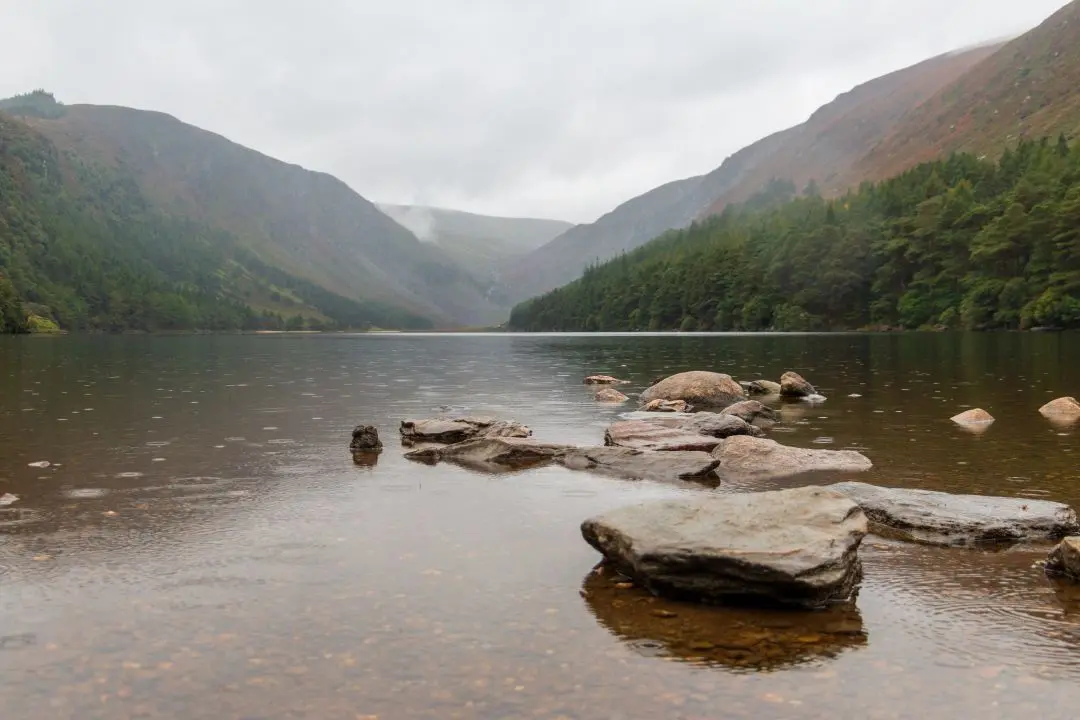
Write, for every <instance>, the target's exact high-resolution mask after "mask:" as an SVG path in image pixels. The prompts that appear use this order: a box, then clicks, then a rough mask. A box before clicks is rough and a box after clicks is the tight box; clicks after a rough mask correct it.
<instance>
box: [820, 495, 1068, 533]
mask: <svg viewBox="0 0 1080 720" xmlns="http://www.w3.org/2000/svg"><path fill="white" fill-rule="evenodd" d="M830 487H831V488H833V489H834V490H837V491H838V492H842V493H844V494H845V495H847V496H848V497H850V498H851V499H852V500H854V501H855V502H857V503H858V504H859V507H861V508H862V509H863V511H864V512H865V513H866V515H867V517H869V518H870V521H871V522H872V523H873V524H874V525H875V526H879V527H880V528H881V529H883V530H885V531H889V532H887V534H897V535H900V536H901V537H904V538H906V539H909V540H917V541H920V542H925V543H930V544H934V545H969V544H977V543H990V542H1003V541H1004V542H1017V541H1021V540H1054V539H1057V538H1061V537H1064V536H1065V535H1069V534H1071V533H1076V532H1077V531H1080V524H1078V523H1077V518H1076V513H1075V512H1074V511H1073V509H1072V508H1070V507H1069V506H1068V505H1063V504H1062V503H1056V502H1049V501H1047V500H1029V499H1027V498H1009V497H993V496H987V495H952V494H950V493H944V492H938V491H936V490H918V489H906V488H885V487H878V486H876V485H869V484H867V483H861V482H843V483H837V484H834V485H830Z"/></svg>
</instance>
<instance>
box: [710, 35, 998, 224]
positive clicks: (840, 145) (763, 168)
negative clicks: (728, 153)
mask: <svg viewBox="0 0 1080 720" xmlns="http://www.w3.org/2000/svg"><path fill="white" fill-rule="evenodd" d="M1000 47H1001V45H1000V44H997V45H989V46H983V47H977V48H972V49H968V50H963V51H958V52H954V53H949V54H946V55H939V56H937V57H934V58H930V59H929V60H925V61H923V62H921V63H918V64H917V65H912V66H911V67H907V68H904V69H902V70H897V71H895V72H892V73H889V74H888V75H883V76H881V77H879V78H875V79H874V80H870V81H869V82H866V83H863V84H862V85H859V86H857V87H855V88H853V89H852V90H850V91H848V92H846V93H843V94H842V95H840V96H838V97H837V98H836V99H835V100H833V101H832V102H831V103H829V104H828V105H824V106H822V107H821V108H819V109H818V110H817V111H816V112H815V113H814V114H813V115H811V116H810V118H809V119H808V120H807V121H806V122H804V123H803V124H801V125H797V126H796V127H794V128H792V129H791V130H789V131H787V133H786V137H785V140H784V143H783V145H781V146H780V147H779V148H777V149H776V150H775V151H774V152H773V153H772V155H771V156H770V157H769V158H768V159H767V160H764V161H763V162H761V163H759V164H758V165H757V167H756V168H755V169H754V170H753V172H750V173H748V174H747V175H746V176H745V177H744V178H743V179H742V182H740V183H739V184H738V185H736V186H735V187H733V188H731V189H730V190H729V191H727V192H725V193H724V194H723V195H721V196H719V197H718V198H716V200H715V201H714V202H713V203H712V204H711V205H710V206H709V207H708V208H707V209H706V210H705V212H703V213H702V215H711V214H714V213H718V212H720V211H721V210H723V209H724V207H725V206H727V205H729V204H731V203H737V202H743V201H745V200H747V199H748V198H749V197H750V196H751V195H753V194H754V193H755V192H757V191H758V190H760V189H761V188H762V187H764V185H765V184H766V183H767V182H768V181H769V180H771V179H773V178H784V179H789V180H792V181H794V182H795V184H796V186H797V187H799V188H800V189H801V188H802V187H803V186H804V185H805V184H806V183H808V182H809V181H810V180H816V181H817V183H818V186H819V188H820V190H821V192H822V193H824V194H832V193H836V192H842V191H843V190H844V189H846V188H847V187H848V185H849V184H850V182H851V178H852V172H851V170H852V168H853V167H854V166H855V165H856V164H857V163H858V162H859V161H860V159H862V158H863V157H864V156H865V155H866V153H867V152H868V151H869V150H870V149H871V148H873V147H874V145H875V144H877V143H879V142H880V141H881V140H882V138H884V137H886V136H887V135H888V134H889V133H890V132H891V131H892V130H893V128H894V127H895V126H896V124H897V123H898V122H900V121H901V120H902V118H903V117H904V116H905V114H906V113H907V112H909V111H910V109H911V108H912V107H914V106H916V105H918V104H919V103H921V102H923V101H925V100H926V99H927V98H930V97H932V96H933V95H934V94H935V93H936V92H938V91H939V90H940V89H941V88H943V87H945V86H947V85H949V84H950V83H952V82H953V81H955V80H956V79H957V78H959V77H961V76H962V75H964V73H966V72H968V71H969V70H971V68H973V67H975V66H977V65H978V64H979V63H980V62H982V61H984V60H985V59H986V58H988V57H990V56H991V55H993V53H994V52H995V51H996V50H998V49H999V48H1000ZM856 182H858V180H856Z"/></svg>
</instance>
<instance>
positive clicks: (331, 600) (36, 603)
mask: <svg viewBox="0 0 1080 720" xmlns="http://www.w3.org/2000/svg"><path fill="white" fill-rule="evenodd" d="M689 369H707V370H716V371H720V372H726V373H730V374H731V375H733V376H734V377H736V378H738V379H742V380H748V379H754V378H758V377H765V378H768V379H778V378H779V376H780V374H781V373H782V372H783V371H785V370H796V371H798V372H800V373H801V374H803V375H804V376H805V377H806V378H807V379H809V380H810V381H811V382H812V383H814V384H815V385H816V386H817V387H818V389H819V390H820V391H821V392H822V393H823V394H824V395H825V396H827V398H828V399H827V400H826V401H825V402H823V403H821V404H818V405H808V404H805V403H804V404H787V405H784V406H783V422H782V423H781V424H780V425H779V426H778V427H777V428H776V429H775V430H774V431H773V432H772V437H774V438H776V439H777V440H779V441H780V442H783V443H786V444H792V445H799V446H805V447H825V448H837V449H839V448H855V449H858V450H860V451H861V452H863V453H864V454H866V455H867V456H868V457H870V458H871V459H872V460H873V461H874V463H875V469H874V470H873V471H871V472H869V473H866V474H863V475H861V476H860V479H862V480H865V481H867V482H873V483H877V484H884V485H895V486H906V487H925V488H934V489H940V490H947V491H952V492H972V493H986V494H999V495H1009V496H1018V497H1030V498H1043V499H1051V500H1057V501H1061V502H1066V503H1069V504H1071V505H1073V506H1074V507H1080V470H1078V462H1077V461H1078V459H1080V443H1078V442H1077V440H1078V437H1080V428H1077V427H1076V426H1072V427H1059V426H1055V425H1053V424H1051V423H1050V422H1048V421H1047V420H1046V419H1044V418H1043V417H1042V416H1040V415H1039V414H1038V413H1037V412H1036V411H1037V409H1038V408H1039V407H1040V406H1041V405H1042V404H1043V403H1045V402H1047V401H1048V400H1050V399H1052V398H1054V397H1058V396H1061V395H1075V396H1080V335H1077V334H907V335H885V334H882V335H858V334H841V335H695V334H682V335H674V334H673V335H635V336H630V335H621V336H620V335H394V334H386V335H347V334H342V335H303V336H289V335H282V336H201V337H76V336H68V337H23V338H0V495H3V494H4V493H13V494H15V495H17V496H18V497H19V499H18V501H17V502H15V503H13V504H11V505H10V506H8V507H5V508H0V698H2V700H0V704H2V706H3V708H4V715H5V717H11V718H19V719H20V720H37V719H38V718H42V719H48V720H54V719H58V718H72V719H75V718H78V719H79V720H87V719H89V718H136V717H147V718H209V717H212V718H215V719H216V718H245V719H248V720H250V719H255V718H319V719H336V718H343V719H348V720H355V719H356V718H381V719H383V720H386V719H391V718H392V719H397V718H551V719H554V718H579V719H583V718H641V717H648V718H674V719H685V720H690V719H691V718H693V719H696V720H700V719H704V718H715V719H717V720H719V719H720V718H725V719H729V718H739V717H747V718H750V717H753V718H761V717H778V718H779V717H783V718H834V717H856V716H857V717H861V718H958V717H980V718H997V717H1002V718H1004V717H1009V718H1015V717H1050V718H1058V717H1060V718H1067V717H1074V716H1075V714H1076V708H1077V707H1078V706H1080V592H1078V591H1076V590H1075V589H1074V588H1072V587H1070V586H1068V585H1062V584H1056V583H1054V582H1051V581H1050V580H1048V579H1047V578H1046V577H1045V575H1044V573H1043V572H1042V570H1041V569H1040V568H1038V567H1036V566H1034V564H1035V563H1036V561H1038V560H1041V559H1042V558H1044V557H1045V554H1046V551H1047V547H1046V546H1014V547H1011V548H1007V549H996V550H968V549H953V548H931V547H925V546H919V545H913V544H906V543H902V542H897V541H893V540H886V539H882V538H878V537H875V536H868V537H867V539H866V540H865V541H864V543H863V547H862V550H861V554H862V557H863V562H864V565H865V580H864V582H863V585H862V590H861V592H860V594H859V597H858V600H857V605H856V607H857V609H856V610H851V609H847V610H844V611H842V612H840V611H838V612H832V611H826V612H822V613H792V612H786V613H785V612H753V611H749V610H725V609H717V608H700V607H695V606H692V605H682V604H678V603H672V602H666V601H660V600H656V599H655V598H652V597H649V596H647V595H646V594H645V593H643V592H641V591H639V590H637V589H625V588H618V587H616V586H615V585H614V583H613V582H612V581H611V580H609V579H607V578H605V577H603V576H599V577H598V576H595V575H592V574H591V570H592V568H593V567H594V565H595V564H596V563H597V562H598V560H599V555H598V554H597V553H596V552H595V551H594V550H593V549H592V548H590V547H589V546H588V545H587V544H586V543H585V542H584V541H583V540H582V538H581V534H580V530H579V525H580V523H581V521H582V520H584V519H585V518H586V517H589V516H590V515H593V514H596V513H599V512H602V511H605V510H608V509H611V508H614V507H618V506H620V505H623V504H630V503H634V502H637V501H640V500H644V499H649V498H661V497H668V496H672V495H678V494H682V493H699V492H745V491H750V490H759V489H775V488H778V487H792V486H795V485H798V484H800V483H802V484H805V483H807V482H810V480H809V479H807V478H802V479H789V480H782V481H770V482H758V483H755V484H753V485H752V486H751V485H749V484H747V483H737V482H722V483H721V484H720V486H719V487H718V488H716V489H710V488H707V487H704V486H695V485H694V484H692V483H689V482H672V483H661V482H633V481H627V480H620V479H617V478H610V477H604V476H598V475H592V474H589V473H584V472H572V471H569V470H565V469H562V468H557V467H549V468H541V469H535V470H530V471H525V472H518V473H508V474H501V475H500V474H476V473H472V472H469V471H467V470H465V469H461V468H457V467H454V466H450V465H446V464H442V465H438V466H434V467H429V466H426V465H422V464H418V463H414V462H410V461H408V460H405V459H404V458H403V456H402V454H403V453H402V449H401V447H400V443H399V442H398V440H397V426H398V424H399V422H400V420H401V419H403V418H407V417H412V418H415V417H431V416H436V415H440V414H444V413H455V412H458V413H474V414H490V415H495V416H499V417H504V418H510V419H515V420H518V421H520V422H523V423H525V424H527V425H529V426H530V427H531V428H532V429H533V432H534V435H535V437H537V438H539V439H546V440H551V441H555V442H569V443H580V444H601V443H602V438H603V433H604V428H605V427H606V426H607V425H608V424H609V423H611V422H612V421H613V420H615V419H616V417H617V415H618V414H620V413H622V412H626V411H628V410H631V409H633V407H632V403H631V404H630V405H628V406H625V407H621V408H619V407H611V406H601V405H597V404H596V403H595V402H594V400H593V399H592V394H591V391H590V389H588V388H586V387H583V385H582V383H581V380H582V378H583V377H584V376H585V375H588V374H592V373H609V374H614V375H617V376H621V377H625V378H627V379H629V380H631V381H632V382H633V384H632V385H629V386H627V387H628V388H629V390H626V391H627V392H628V394H633V393H636V392H639V391H641V390H642V389H644V388H645V387H647V386H648V384H649V382H650V380H651V379H652V378H654V377H656V376H658V375H665V374H671V373H674V372H678V371H682V370H689ZM623 389H625V388H623ZM853 395H857V396H858V397H853ZM976 406H977V407H983V408H985V409H987V410H989V411H990V412H991V413H992V414H993V415H995V416H996V417H997V422H996V423H994V424H993V425H992V426H991V427H990V428H989V429H988V430H987V431H986V432H984V433H981V434H973V433H970V432H967V431H965V430H963V429H961V428H959V427H956V426H954V425H953V424H952V423H950V422H949V419H948V418H950V417H951V416H952V415H954V414H956V413H958V412H960V411H961V410H963V409H966V408H969V407H976ZM366 423H371V424H375V425H377V426H378V428H379V430H380V433H381V435H382V437H383V441H384V443H385V444H386V449H385V450H384V452H383V453H382V454H381V456H379V457H378V460H377V462H375V463H374V464H366V465H363V464H362V465H357V464H355V463H354V462H353V460H352V458H351V456H350V454H349V452H348V451H347V446H348V442H349V435H350V430H351V429H352V427H353V426H354V425H357V424H366ZM42 462H48V463H49V466H48V467H40V466H37V467H34V466H31V463H35V464H40V463H42ZM814 481H815V482H819V481H821V478H817V479H815V480H814Z"/></svg>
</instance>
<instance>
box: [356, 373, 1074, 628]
mask: <svg viewBox="0 0 1080 720" xmlns="http://www.w3.org/2000/svg"><path fill="white" fill-rule="evenodd" d="M623 382H624V381H621V380H618V379H617V378H614V377H611V376H606V375H599V376H590V377H588V378H586V379H585V384H586V385H596V386H603V387H602V389H601V390H600V391H599V392H597V399H598V400H600V401H602V402H625V401H626V400H627V399H628V398H627V397H626V396H625V395H623V394H622V393H620V392H618V391H617V390H615V389H614V388H613V387H610V386H612V385H615V384H621V383H623ZM751 394H756V395H775V396H779V397H789V398H811V397H820V396H818V395H817V392H816V389H815V388H814V387H813V386H812V385H811V384H810V383H809V382H807V381H806V380H805V379H804V378H802V377H801V376H799V375H798V374H796V373H793V372H788V373H785V374H784V375H783V376H782V377H781V380H780V382H779V383H770V382H769V381H764V380H755V381H750V382H748V383H743V384H740V383H738V382H736V381H735V380H733V379H732V378H731V377H730V376H729V375H725V374H722V373H712V372H703V371H693V372H685V373H679V374H677V375H673V376H671V377H667V378H662V379H658V381H656V382H654V383H653V385H652V386H650V387H649V388H648V389H646V390H645V391H644V392H643V393H642V395H641V400H642V403H643V405H642V407H641V409H640V411H638V412H635V413H627V414H625V415H623V416H622V418H624V419H621V420H619V421H617V422H614V423H612V424H611V425H610V426H609V427H608V428H607V430H606V432H605V433H604V445H603V446H591V447H579V446H573V445H563V444H556V443H547V442H542V441H540V440H537V439H535V438H534V437H533V436H532V430H531V429H529V428H528V427H526V426H524V425H521V424H520V423H516V422H513V421H506V420H499V419H496V418H490V417H458V418H430V419H421V420H404V421H402V422H401V426H400V428H399V433H400V436H401V440H402V443H403V444H404V445H406V446H408V447H410V448H412V449H410V450H409V451H408V452H407V453H406V457H408V458H409V459H411V460H416V461H420V462H426V463H438V462H444V461H445V462H452V463H455V464H459V465H463V466H467V467H470V468H473V469H476V470H481V471H488V472H506V471H508V470H509V471H512V470H517V469H524V468H533V467H537V466H540V465H545V464H552V463H554V464H559V465H562V466H564V467H566V468H568V469H571V470H583V471H590V472H598V473H604V474H610V475H615V476H618V477H624V478H634V479H656V480H669V481H674V480H692V481H695V482H698V483H702V482H704V483H705V484H712V485H715V484H717V483H718V482H720V481H722V480H724V479H736V478H737V479H739V480H756V479H770V480H772V479H776V478H783V477H791V476H796V475H802V474H805V473H810V472H815V471H816V472H832V473H859V472H863V471H866V470H869V469H870V468H871V467H872V463H871V461H870V460H869V458H867V457H866V456H864V455H862V454H861V453H858V452H855V451H852V450H826V449H809V448H799V447H790V446H786V445H782V444H781V443H778V442H776V441H775V440H772V439H769V438H767V437H765V429H767V428H769V427H771V425H772V424H773V423H775V422H777V421H778V420H779V417H778V415H777V413H776V411H775V410H774V409H773V408H771V407H769V406H768V405H765V404H763V403H761V402H759V401H758V400H751V399H748V396H749V395H751ZM1041 412H1043V414H1044V415H1048V416H1050V415H1055V414H1057V415H1062V416H1071V415H1072V414H1075V416H1076V417H1077V418H1080V404H1078V403H1076V401H1075V400H1074V399H1072V398H1062V399H1060V400H1057V401H1054V402H1053V403H1049V404H1048V405H1047V406H1045V407H1044V408H1043V409H1042V411H1041ZM964 416H965V417H964V418H963V422H966V423H969V424H976V425H978V424H989V423H990V422H993V418H992V417H989V414H987V413H984V412H983V411H979V410H973V411H968V413H964ZM958 418H960V416H958ZM958 418H954V420H956V421H957V422H961V421H962V420H961V419H958ZM381 447H382V445H381V443H380V442H379V440H378V434H377V432H376V431H375V429H374V428H373V427H371V426H360V427H358V428H356V430H354V432H353V442H352V445H351V449H352V450H353V451H354V453H357V452H371V451H376V452H377V451H378V450H379V449H381ZM871 531H872V532H875V533H878V534H880V535H884V536H888V537H894V538H898V539H902V540H910V541H917V542H923V543H930V544H937V545H974V544H981V543H991V542H993V543H997V542H1018V541H1035V540H1044V541H1045V540H1058V539H1061V538H1065V540H1064V541H1062V543H1061V544H1060V545H1059V546H1058V547H1057V548H1055V550H1054V551H1053V553H1051V556H1050V559H1049V560H1048V562H1047V571H1048V572H1052V573H1056V574H1060V575H1066V576H1070V577H1074V578H1076V579H1078V580H1080V523H1078V521H1077V516H1076V513H1075V512H1074V511H1073V510H1072V509H1071V508H1069V507H1068V506H1066V505H1063V504H1060V503H1054V502H1048V501H1039V500H1028V499H1016V498H1001V497H985V496H977V495H952V494H948V493H942V492H935V491H929V490H913V489H900V488H886V487H878V486H874V485H869V484H866V483H861V482H853V481H843V482H836V483H832V484H829V485H810V486H805V487H799V488H794V489H786V490H771V491H765V492H749V493H736V494H716V493H707V492H702V493H696V494H692V495H688V496H685V497H682V498H678V499H673V500H660V501H651V502H645V503H641V504H638V505H634V506H630V507H624V508H619V509H616V510H613V511H611V512H608V513H605V514H602V515H599V516H596V517H593V518H589V519H587V520H585V521H584V522H583V523H582V525H581V532H582V535H583V537H584V538H585V540H586V541H587V542H588V543H589V544H590V545H592V546H593V547H594V548H596V549H597V550H598V551H599V552H600V553H601V554H602V555H603V556H604V558H605V562H606V563H607V564H609V565H610V566H612V567H613V568H615V570H616V571H617V572H619V573H621V574H623V575H625V576H626V577H627V578H630V579H632V580H633V581H634V582H636V583H638V584H639V585H640V586H641V587H644V588H647V589H648V590H649V591H651V592H653V593H654V594H656V595H660V596H666V597H670V598H673V599H688V600H694V601H699V602H705V603H732V602H735V603H742V604H745V603H747V602H750V603H752V604H759V605H776V606H786V607H797V608H803V609H820V608H823V607H825V606H829V605H833V604H835V603H838V602H840V603H844V602H850V601H852V600H854V598H855V596H856V595H857V592H858V587H859V583H860V580H861V578H862V566H861V562H860V560H859V553H858V550H859V547H860V544H861V542H862V540H863V538H864V537H865V535H866V534H867V533H868V532H871ZM1072 535H1077V537H1069V536H1072Z"/></svg>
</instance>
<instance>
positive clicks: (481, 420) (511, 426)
mask: <svg viewBox="0 0 1080 720" xmlns="http://www.w3.org/2000/svg"><path fill="white" fill-rule="evenodd" d="M400 432H401V439H402V441H403V442H406V443H417V442H435V443H458V442H463V441H465V440H472V439H474V438H485V437H516V438H527V437H529V436H530V435H532V430H530V429H529V428H527V427H525V426H524V425H521V424H519V423H516V422H508V421H505V420H496V419H495V418H490V417H463V418H453V419H441V418H432V419H427V420H402V421H401V430H400Z"/></svg>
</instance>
